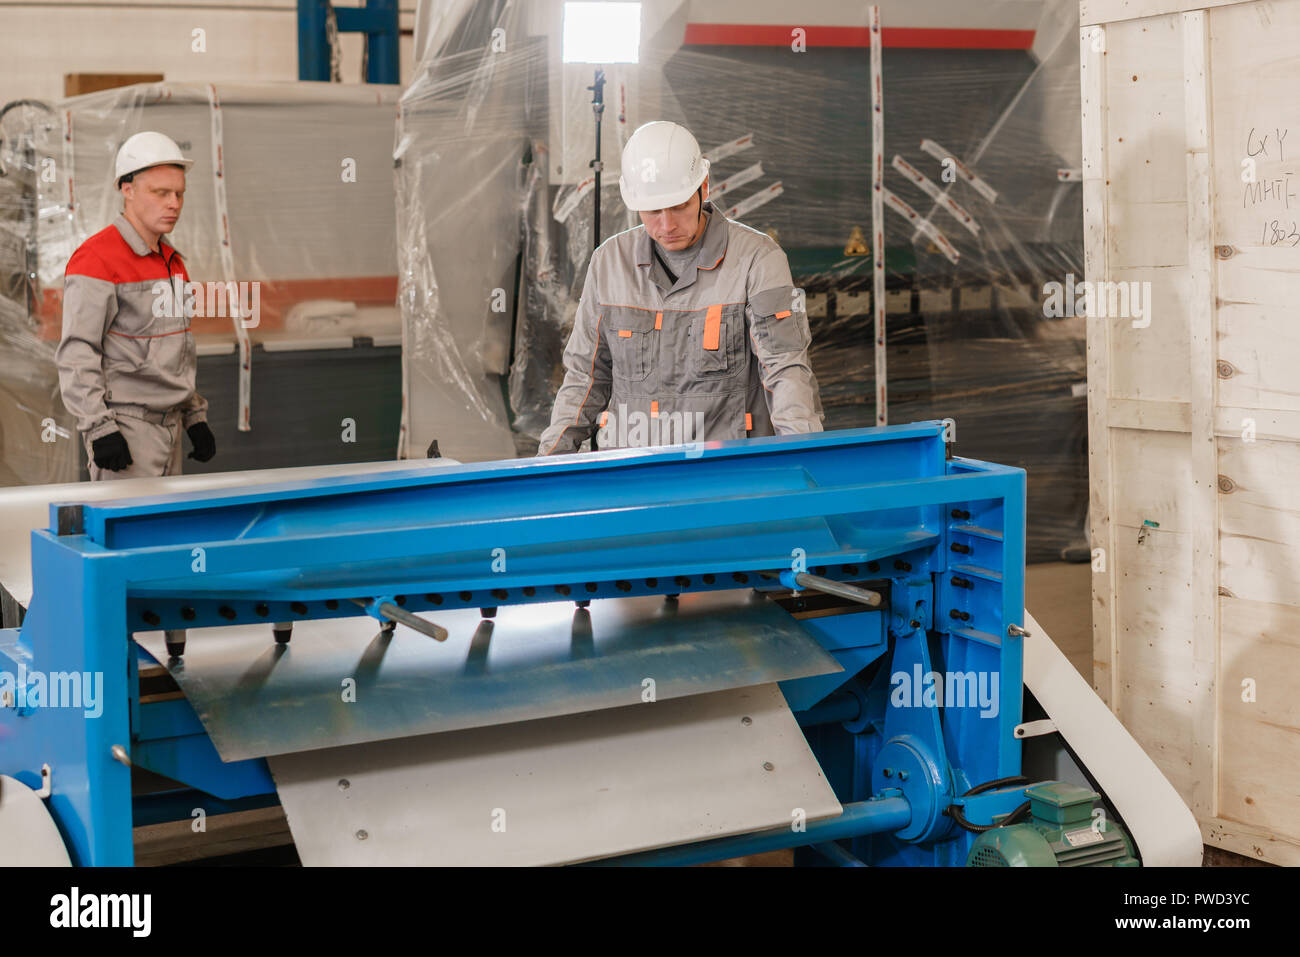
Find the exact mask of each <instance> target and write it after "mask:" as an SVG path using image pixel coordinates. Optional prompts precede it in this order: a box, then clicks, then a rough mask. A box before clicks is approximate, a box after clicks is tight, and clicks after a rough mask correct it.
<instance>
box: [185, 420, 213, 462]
mask: <svg viewBox="0 0 1300 957" xmlns="http://www.w3.org/2000/svg"><path fill="white" fill-rule="evenodd" d="M185 431H186V432H188V433H189V434H190V442H191V443H193V445H194V451H193V452H191V453H190V458H192V459H194V461H196V462H206V461H207V460H208V459H210V458H212V456H214V455H216V454H217V439H216V436H214V435H213V434H212V430H211V429H210V428H208V423H206V422H195V423H194V424H193V425H191V426H190V427H189V428H188V429H186V430H185Z"/></svg>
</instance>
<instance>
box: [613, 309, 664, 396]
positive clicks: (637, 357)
mask: <svg viewBox="0 0 1300 957" xmlns="http://www.w3.org/2000/svg"><path fill="white" fill-rule="evenodd" d="M655 315H656V314H655V313H653V312H650V311H647V310H644V309H632V308H629V307H627V306H613V307H610V308H609V310H608V313H607V315H606V318H605V321H606V322H607V323H608V324H609V325H608V328H607V329H606V331H605V341H606V342H607V343H608V344H609V355H610V360H611V362H612V364H613V367H614V380H615V382H618V381H623V382H640V381H642V380H643V379H645V378H646V376H648V375H649V374H650V372H651V370H653V369H654V367H655V357H656V355H657V354H658V352H659V335H658V333H657V332H656V322H655Z"/></svg>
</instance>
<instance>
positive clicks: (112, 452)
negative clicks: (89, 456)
mask: <svg viewBox="0 0 1300 957" xmlns="http://www.w3.org/2000/svg"><path fill="white" fill-rule="evenodd" d="M90 445H91V449H92V451H93V453H94V459H95V465H97V466H99V468H101V469H107V470H108V471H110V472H120V471H122V470H123V469H128V468H130V467H131V450H130V449H129V448H127V446H126V437H125V436H124V435H122V433H121V432H109V433H108V434H107V435H101V436H100V437H99V438H97V439H95V440H94V441H93V442H91V443H90Z"/></svg>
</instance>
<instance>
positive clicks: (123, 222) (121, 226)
mask: <svg viewBox="0 0 1300 957" xmlns="http://www.w3.org/2000/svg"><path fill="white" fill-rule="evenodd" d="M113 225H114V226H116V227H117V231H118V232H119V233H121V234H122V238H123V239H125V240H126V244H127V245H128V246H130V247H131V252H133V253H135V254H136V255H137V256H152V255H153V250H152V249H150V248H149V247H148V246H146V245H145V244H144V239H143V238H142V237H141V236H140V234H139V233H138V232H136V231H135V227H134V226H132V225H131V220H129V219H127V218H126V214H125V213H118V214H117V218H116V219H114V220H113ZM163 246H170V247H171V250H172V252H174V253H176V255H178V256H179V255H180V251H179V250H177V248H176V247H175V246H172V244H171V243H169V242H167V241H166V239H165V238H164V237H162V236H159V237H158V248H159V249H162V247H163ZM181 258H182V259H183V258H184V257H183V256H182V257H181Z"/></svg>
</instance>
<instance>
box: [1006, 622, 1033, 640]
mask: <svg viewBox="0 0 1300 957" xmlns="http://www.w3.org/2000/svg"><path fill="white" fill-rule="evenodd" d="M1007 634H1008V635H1010V636H1011V637H1012V638H1028V637H1029V632H1027V631H1025V629H1023V628H1021V627H1020V626H1019V625H1007Z"/></svg>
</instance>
